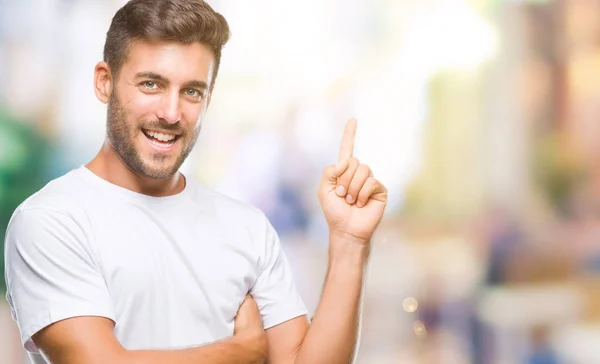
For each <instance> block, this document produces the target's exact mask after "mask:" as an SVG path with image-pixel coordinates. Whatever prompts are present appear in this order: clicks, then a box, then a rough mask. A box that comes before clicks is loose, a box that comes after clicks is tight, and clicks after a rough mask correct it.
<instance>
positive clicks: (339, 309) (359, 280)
mask: <svg viewBox="0 0 600 364" xmlns="http://www.w3.org/2000/svg"><path fill="white" fill-rule="evenodd" d="M368 257H369V247H368V245H365V244H361V243H358V242H355V241H352V239H349V238H345V237H340V236H334V235H332V236H330V251H329V269H328V272H327V276H326V278H325V285H324V287H323V293H322V295H321V301H320V303H319V306H318V308H317V312H316V314H315V316H314V319H313V322H312V324H311V325H310V328H309V329H308V332H307V334H306V337H305V339H304V341H303V343H302V346H301V347H300V350H299V351H298V355H297V356H296V361H295V364H309V363H310V364H320V363H327V364H336V363H340V364H341V363H344V364H346V363H349V362H350V361H351V360H352V356H353V354H354V348H355V346H356V341H357V336H358V324H359V316H360V300H361V293H362V285H363V281H364V277H365V267H366V263H367V260H368Z"/></svg>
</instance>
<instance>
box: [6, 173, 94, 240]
mask: <svg viewBox="0 0 600 364" xmlns="http://www.w3.org/2000/svg"><path fill="white" fill-rule="evenodd" d="M83 186H84V183H83V182H82V181H81V180H80V179H79V177H78V170H72V171H70V172H68V173H67V174H65V175H63V176H61V177H58V178H56V179H53V180H51V181H50V182H48V183H47V184H46V185H45V186H44V187H42V188H41V189H40V190H39V191H37V192H36V193H34V194H33V195H31V196H30V197H28V198H27V199H26V200H25V201H23V202H22V203H21V204H20V205H19V206H18V207H17V208H16V209H15V211H14V212H13V214H12V217H11V219H10V222H9V224H8V227H9V229H10V228H11V227H12V226H13V225H15V224H16V221H19V222H20V224H21V225H22V224H26V225H25V226H27V227H29V228H34V227H35V225H36V224H43V221H40V220H44V219H50V218H51V219H60V220H63V219H67V220H72V221H73V222H76V223H77V222H79V221H81V220H82V217H84V216H85V213H84V209H83V208H82V206H81V201H82V199H81V191H82V188H83Z"/></svg>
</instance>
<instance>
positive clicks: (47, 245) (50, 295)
mask: <svg viewBox="0 0 600 364" xmlns="http://www.w3.org/2000/svg"><path fill="white" fill-rule="evenodd" d="M5 244H6V246H5V249H6V251H5V259H6V265H5V266H6V270H5V278H6V284H7V299H8V302H9V304H10V306H11V310H12V315H13V318H14V319H15V321H16V322H17V324H18V326H19V330H20V333H21V341H22V343H23V345H24V347H25V349H26V350H27V351H30V352H33V353H37V352H38V349H37V347H36V346H35V344H34V343H33V341H32V339H31V337H32V336H33V335H34V334H35V333H37V332H38V331H39V330H41V329H43V328H44V327H46V326H48V325H50V324H52V323H55V322H57V321H61V320H64V319H67V318H72V317H78V316H102V317H107V318H109V319H111V320H113V321H114V315H113V311H112V305H111V300H110V297H109V293H108V289H107V287H106V283H105V281H104V278H103V276H102V274H101V273H100V271H99V269H98V268H97V266H96V265H95V263H94V260H93V259H92V258H91V252H90V251H89V245H88V244H87V240H86V238H85V235H84V233H83V230H82V229H81V228H80V226H79V225H78V224H77V223H76V222H75V221H74V220H73V218H72V217H70V216H67V215H65V214H62V213H58V212H54V211H48V210H44V209H29V210H20V211H18V212H17V213H15V215H14V216H13V218H12V219H11V222H10V224H9V226H8V230H7V233H6V241H5Z"/></svg>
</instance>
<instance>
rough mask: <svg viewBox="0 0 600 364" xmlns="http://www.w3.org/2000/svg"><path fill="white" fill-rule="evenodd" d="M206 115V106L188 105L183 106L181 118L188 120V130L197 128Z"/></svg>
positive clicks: (203, 104)
mask: <svg viewBox="0 0 600 364" xmlns="http://www.w3.org/2000/svg"><path fill="white" fill-rule="evenodd" d="M205 113H206V105H205V103H202V104H187V105H185V104H184V105H182V108H181V116H182V120H186V121H187V122H188V125H186V126H185V127H186V128H196V127H197V126H198V125H199V124H200V123H201V122H202V119H204V114H205Z"/></svg>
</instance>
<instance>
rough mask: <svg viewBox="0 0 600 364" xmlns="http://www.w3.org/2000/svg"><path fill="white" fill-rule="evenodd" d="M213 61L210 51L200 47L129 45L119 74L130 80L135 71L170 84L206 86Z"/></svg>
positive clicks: (172, 43) (173, 44) (163, 43)
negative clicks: (197, 82) (158, 76)
mask: <svg viewBox="0 0 600 364" xmlns="http://www.w3.org/2000/svg"><path fill="white" fill-rule="evenodd" d="M214 62H215V57H214V54H213V52H212V50H211V49H210V48H209V47H207V46H206V45H204V44H200V43H192V44H181V43H174V42H146V41H138V42H135V43H134V44H132V45H131V48H130V50H129V54H128V57H127V59H126V60H125V63H123V65H122V67H121V72H120V73H121V74H123V75H124V76H125V77H133V75H135V74H136V73H138V72H153V73H157V74H160V75H161V76H164V77H166V78H168V79H169V80H170V81H172V82H187V81H189V80H198V81H204V82H206V83H207V84H210V83H211V79H212V72H213V68H214Z"/></svg>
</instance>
